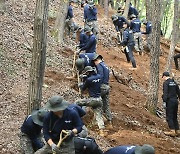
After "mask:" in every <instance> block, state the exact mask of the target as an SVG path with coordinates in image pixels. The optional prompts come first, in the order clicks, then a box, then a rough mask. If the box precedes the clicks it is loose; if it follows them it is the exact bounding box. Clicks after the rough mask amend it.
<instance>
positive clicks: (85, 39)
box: [79, 30, 89, 48]
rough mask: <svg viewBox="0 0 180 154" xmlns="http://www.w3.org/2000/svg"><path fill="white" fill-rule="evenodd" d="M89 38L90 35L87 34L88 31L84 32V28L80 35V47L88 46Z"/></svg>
mask: <svg viewBox="0 0 180 154" xmlns="http://www.w3.org/2000/svg"><path fill="white" fill-rule="evenodd" d="M88 39H89V37H88V36H87V35H86V33H84V30H82V31H81V33H80V36H79V47H80V48H82V47H84V46H86V43H87V42H88Z"/></svg>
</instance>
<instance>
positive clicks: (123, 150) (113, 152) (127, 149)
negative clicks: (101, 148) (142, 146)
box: [104, 145, 136, 154]
mask: <svg viewBox="0 0 180 154" xmlns="http://www.w3.org/2000/svg"><path fill="white" fill-rule="evenodd" d="M135 147H136V146H128V145H127V146H117V147H114V148H111V149H109V150H108V151H106V152H105V153H104V154H135Z"/></svg>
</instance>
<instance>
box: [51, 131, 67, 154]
mask: <svg viewBox="0 0 180 154" xmlns="http://www.w3.org/2000/svg"><path fill="white" fill-rule="evenodd" d="M63 134H65V136H64V137H62V136H63ZM68 136H69V133H68V132H67V131H65V130H62V131H61V133H60V138H59V142H58V144H57V147H58V148H60V146H61V144H62V142H63V141H64V140H65V139H66V138H67V137H68ZM53 154H56V152H53Z"/></svg>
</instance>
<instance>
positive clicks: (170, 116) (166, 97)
mask: <svg viewBox="0 0 180 154" xmlns="http://www.w3.org/2000/svg"><path fill="white" fill-rule="evenodd" d="M178 97H179V99H180V90H179V86H178V85H177V83H176V82H175V81H174V80H173V79H170V78H169V79H167V80H166V81H164V83H163V95H162V99H163V102H166V120H167V123H168V126H169V128H170V129H173V130H179V123H178V120H177V112H178V99H177V98H178Z"/></svg>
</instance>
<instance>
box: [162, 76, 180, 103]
mask: <svg viewBox="0 0 180 154" xmlns="http://www.w3.org/2000/svg"><path fill="white" fill-rule="evenodd" d="M177 97H179V99H180V90H179V86H178V85H177V83H176V82H175V81H174V80H173V79H170V78H169V79H167V80H166V81H164V83H163V95H162V99H163V102H168V100H169V99H177Z"/></svg>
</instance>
